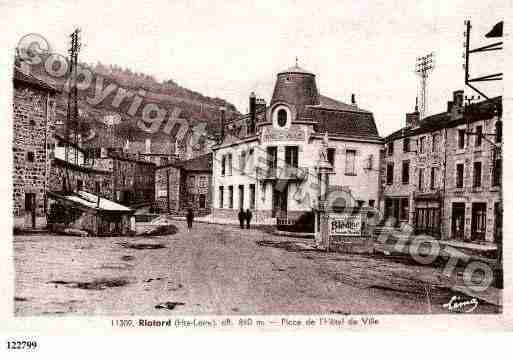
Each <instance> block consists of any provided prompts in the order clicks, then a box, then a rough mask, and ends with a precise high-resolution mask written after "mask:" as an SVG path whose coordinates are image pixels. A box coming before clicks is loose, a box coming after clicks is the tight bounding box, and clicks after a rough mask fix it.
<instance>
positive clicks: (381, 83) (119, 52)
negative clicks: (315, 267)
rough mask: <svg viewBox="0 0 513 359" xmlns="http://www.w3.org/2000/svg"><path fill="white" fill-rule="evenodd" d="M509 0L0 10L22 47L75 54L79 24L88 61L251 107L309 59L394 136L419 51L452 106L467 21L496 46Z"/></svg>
mask: <svg viewBox="0 0 513 359" xmlns="http://www.w3.org/2000/svg"><path fill="white" fill-rule="evenodd" d="M278 3H279V4H278ZM507 3H508V2H507V1H502V0H494V1H489V0H479V1H475V0H451V1H447V0H445V1H406V0H404V1H391V0H390V1H368V2H365V1H361V0H360V1H354V0H351V1H347V0H337V1H321V0H318V1H279V2H278V1H270V0H259V1H222V2H221V1H216V2H214V1H212V2H206V1H172V0H171V1H144V0H143V1H138V2H136V3H133V4H128V2H121V1H119V2H117V1H112V2H110V3H107V2H104V1H96V0H88V1H56V0H54V1H37V2H36V1H30V0H23V1H16V0H14V1H13V0H11V1H9V2H4V3H2V5H1V8H0V10H1V11H0V12H1V14H2V15H1V18H2V21H3V22H4V23H3V24H2V25H4V26H2V28H3V32H4V34H3V35H2V37H1V38H2V41H7V42H8V43H5V44H4V42H2V44H4V45H5V46H4V48H9V47H11V48H14V47H15V46H16V42H17V39H19V38H21V37H22V36H23V35H25V34H27V33H32V32H36V33H39V34H41V35H43V36H45V38H46V39H47V40H48V41H49V43H50V44H51V46H52V48H53V50H54V51H57V52H60V53H62V54H66V48H67V47H68V46H69V44H68V41H69V38H68V35H69V34H70V33H71V32H72V31H73V29H74V27H75V26H79V27H81V29H82V37H83V43H84V44H85V46H84V47H83V50H82V52H81V54H80V57H81V60H82V61H85V62H90V63H96V62H97V61H100V62H102V63H104V64H117V65H120V66H123V67H129V68H131V69H133V70H135V71H138V72H145V73H148V74H152V75H154V76H155V77H156V78H157V79H159V80H165V79H168V78H172V79H173V80H174V81H176V82H177V83H179V84H180V85H182V86H184V87H187V88H190V89H192V90H196V91H199V92H201V93H203V94H205V95H208V96H218V97H221V98H224V99H226V100H228V101H230V102H232V103H233V104H234V105H235V106H237V108H238V109H239V110H240V111H242V112H244V111H246V109H247V107H248V104H247V103H248V95H249V93H250V92H251V91H255V92H256V93H257V95H258V96H259V97H263V98H265V99H266V100H267V101H269V99H270V97H271V95H272V90H273V85H274V80H275V76H276V73H277V72H278V71H280V70H283V69H285V68H287V67H290V66H292V65H293V64H294V59H295V57H296V56H297V57H298V58H299V64H300V66H302V67H304V68H305V69H308V70H310V71H312V72H314V73H315V74H317V85H318V88H319V90H320V91H321V93H323V94H324V95H327V96H330V97H333V98H335V99H338V100H341V101H343V102H349V101H350V96H351V93H355V94H356V98H357V102H358V103H359V105H360V106H361V107H362V108H365V109H368V110H370V111H372V112H374V115H375V118H376V122H377V125H378V129H379V131H380V134H381V135H387V134H389V133H390V132H392V131H394V130H396V129H398V128H400V127H401V126H402V125H403V123H404V114H405V112H408V111H411V110H412V109H413V107H414V103H415V97H416V95H417V91H418V82H419V81H418V77H416V75H415V73H414V71H413V70H414V65H415V59H416V57H417V56H420V55H424V54H426V53H429V52H432V51H434V52H435V54H436V69H435V70H434V72H433V73H432V75H431V77H430V79H429V95H428V96H429V108H428V113H431V114H432V113H437V112H441V111H443V110H444V109H445V106H446V102H447V101H448V100H449V99H450V97H451V96H452V91H453V90H455V89H463V87H464V86H463V69H462V62H463V59H462V52H463V41H464V37H463V31H464V25H463V21H464V19H466V18H470V19H471V20H472V21H473V29H472V32H473V34H475V38H474V39H473V40H472V45H474V44H475V46H478V45H480V44H483V43H487V42H486V41H485V39H484V37H483V35H484V33H486V32H487V31H488V30H490V29H491V27H492V26H493V24H495V23H496V22H498V21H499V20H501V19H503V18H504V11H505V10H506V8H505V6H506V4H507ZM501 4H503V5H501ZM508 6H509V5H508ZM487 41H488V42H489V41H490V40H487ZM499 60H500V54H498V53H489V54H488V55H476V56H475V61H474V62H473V68H472V70H474V72H475V73H474V75H475V76H478V75H483V74H486V73H491V72H498V71H501V70H502V69H501V63H500V61H499ZM2 65H4V64H2ZM495 70H498V71H495ZM483 71H484V72H483ZM484 88H487V89H488V91H489V92H488V93H489V94H491V95H497V94H499V91H500V89H499V88H497V85H496V84H491V85H489V86H488V87H486V86H485V87H484ZM469 94H470V93H469Z"/></svg>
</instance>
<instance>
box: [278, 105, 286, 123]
mask: <svg viewBox="0 0 513 359" xmlns="http://www.w3.org/2000/svg"><path fill="white" fill-rule="evenodd" d="M285 125H287V111H285V110H284V109H280V110H278V126H280V127H285Z"/></svg>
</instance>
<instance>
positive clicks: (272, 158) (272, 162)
mask: <svg viewBox="0 0 513 359" xmlns="http://www.w3.org/2000/svg"><path fill="white" fill-rule="evenodd" d="M267 166H268V167H267V168H268V170H269V174H276V168H277V167H278V148H277V147H276V146H272V147H267Z"/></svg>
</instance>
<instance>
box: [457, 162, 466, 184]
mask: <svg viewBox="0 0 513 359" xmlns="http://www.w3.org/2000/svg"><path fill="white" fill-rule="evenodd" d="M464 168H465V167H464V165H463V163H458V164H457V165H456V188H463V170H464Z"/></svg>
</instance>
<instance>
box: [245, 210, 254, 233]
mask: <svg viewBox="0 0 513 359" xmlns="http://www.w3.org/2000/svg"><path fill="white" fill-rule="evenodd" d="M252 217H253V214H252V213H251V211H250V210H249V208H248V209H247V210H246V228H247V229H249V224H250V223H251V218H252Z"/></svg>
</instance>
